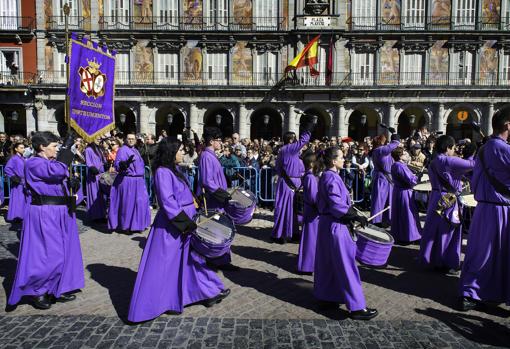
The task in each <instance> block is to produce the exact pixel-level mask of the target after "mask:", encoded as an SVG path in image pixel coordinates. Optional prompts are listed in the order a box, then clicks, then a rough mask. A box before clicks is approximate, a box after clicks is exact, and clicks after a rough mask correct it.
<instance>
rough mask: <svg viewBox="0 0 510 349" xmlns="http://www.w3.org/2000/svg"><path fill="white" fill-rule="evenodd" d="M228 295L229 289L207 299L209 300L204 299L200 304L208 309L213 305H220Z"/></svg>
mask: <svg viewBox="0 0 510 349" xmlns="http://www.w3.org/2000/svg"><path fill="white" fill-rule="evenodd" d="M229 294H230V288H227V289H225V290H223V291H221V292H220V293H219V294H218V295H217V296H215V297H213V298H209V299H206V300H204V301H202V304H203V305H204V306H205V307H206V308H210V307H212V306H213V305H215V304H218V303H220V302H221V301H222V300H223V299H224V298H226V297H227V296H228V295H229Z"/></svg>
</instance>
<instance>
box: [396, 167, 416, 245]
mask: <svg viewBox="0 0 510 349" xmlns="http://www.w3.org/2000/svg"><path fill="white" fill-rule="evenodd" d="M391 176H392V178H393V195H392V199H391V235H393V238H394V239H395V241H397V242H398V241H401V242H411V241H416V240H420V239H421V225H420V217H419V215H418V207H417V206H416V201H415V199H414V191H413V187H414V186H415V185H416V184H417V183H418V177H416V175H414V174H413V173H412V172H411V170H410V169H409V168H408V167H407V165H406V164H404V163H402V162H395V163H394V164H393V165H392V166H391Z"/></svg>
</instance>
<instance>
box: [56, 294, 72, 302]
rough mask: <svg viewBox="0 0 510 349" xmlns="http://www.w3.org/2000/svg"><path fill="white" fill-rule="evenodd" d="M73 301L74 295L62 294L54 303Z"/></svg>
mask: <svg viewBox="0 0 510 349" xmlns="http://www.w3.org/2000/svg"><path fill="white" fill-rule="evenodd" d="M75 299H76V296H75V295H74V294H68V293H62V294H61V295H60V297H58V298H56V299H55V302H60V303H65V302H71V301H74V300H75Z"/></svg>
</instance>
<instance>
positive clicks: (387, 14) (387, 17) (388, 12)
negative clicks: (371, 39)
mask: <svg viewBox="0 0 510 349" xmlns="http://www.w3.org/2000/svg"><path fill="white" fill-rule="evenodd" d="M381 7H382V8H381V15H382V16H381V17H382V22H383V23H384V24H386V25H400V0H382V2H381Z"/></svg>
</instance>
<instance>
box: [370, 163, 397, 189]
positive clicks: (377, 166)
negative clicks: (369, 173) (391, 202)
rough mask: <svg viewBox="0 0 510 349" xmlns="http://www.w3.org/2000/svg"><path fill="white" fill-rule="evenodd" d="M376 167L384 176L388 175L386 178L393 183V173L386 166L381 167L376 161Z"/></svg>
mask: <svg viewBox="0 0 510 349" xmlns="http://www.w3.org/2000/svg"><path fill="white" fill-rule="evenodd" d="M374 168H375V169H376V171H378V172H381V173H382V174H383V176H384V177H386V180H387V181H388V182H389V183H390V184H393V178H391V173H389V172H387V171H386V170H385V169H384V168H382V167H379V165H377V164H375V163H374Z"/></svg>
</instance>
